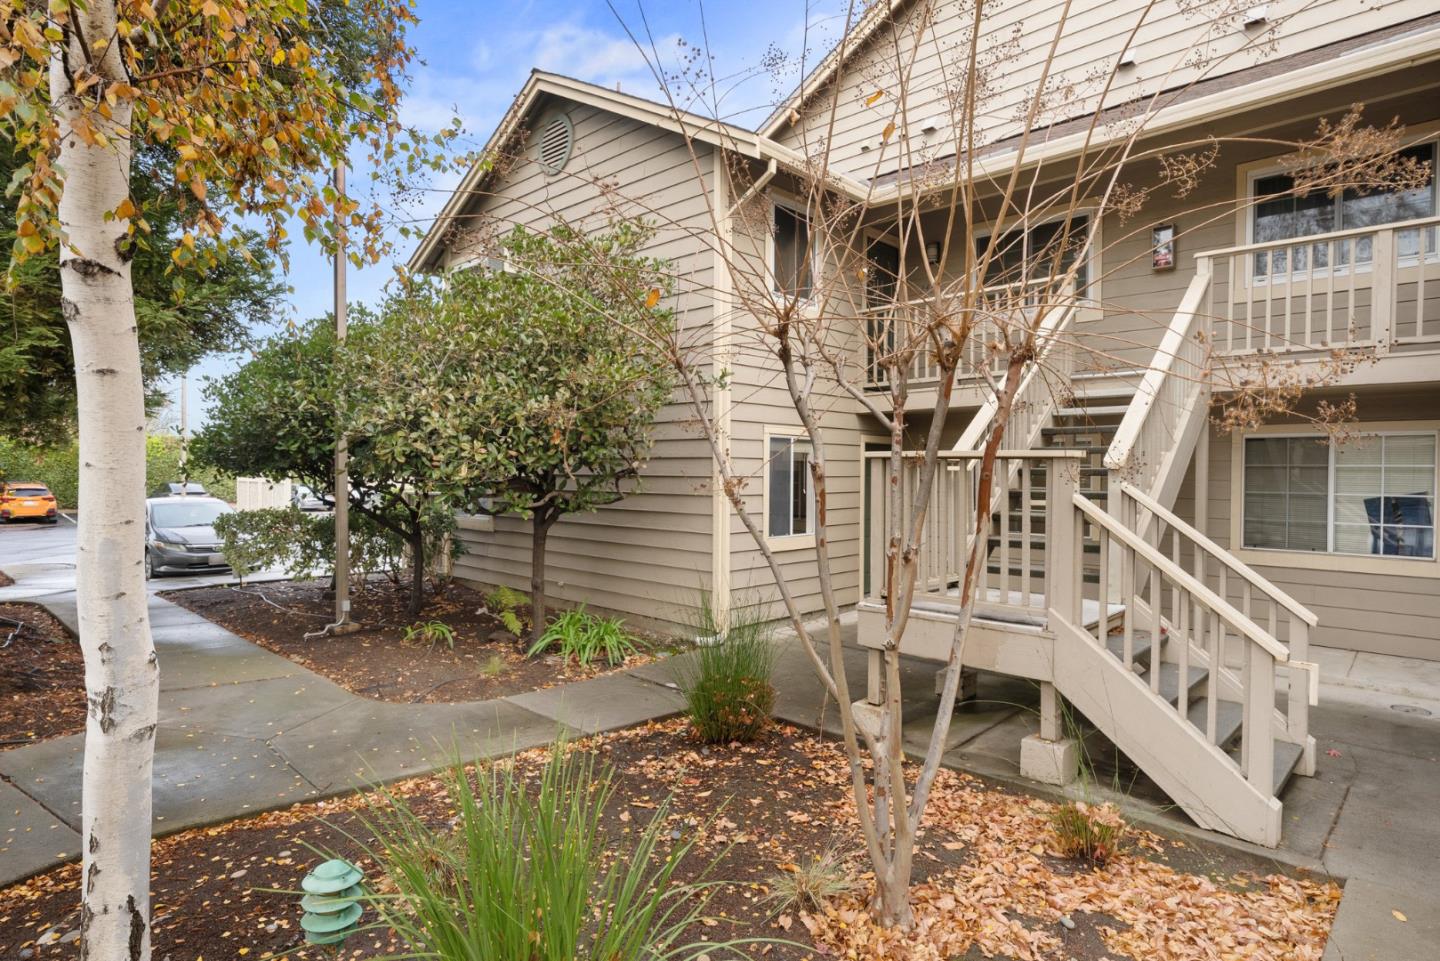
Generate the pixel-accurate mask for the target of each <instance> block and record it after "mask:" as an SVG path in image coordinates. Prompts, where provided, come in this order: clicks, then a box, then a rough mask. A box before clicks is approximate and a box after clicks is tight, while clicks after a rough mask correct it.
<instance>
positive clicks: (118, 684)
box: [50, 0, 159, 961]
mask: <svg viewBox="0 0 1440 961" xmlns="http://www.w3.org/2000/svg"><path fill="white" fill-rule="evenodd" d="M71 16H73V17H75V18H77V19H78V20H79V21H80V24H81V26H82V27H83V30H84V36H85V37H111V36H113V35H114V32H115V23H116V16H115V4H114V0H90V3H88V4H86V5H85V7H84V8H79V7H73V6H72V7H71ZM107 49H108V50H109V54H108V55H107V56H106V57H105V59H104V60H102V61H101V62H99V63H96V64H94V65H93V66H91V67H90V69H92V70H94V71H95V72H97V73H99V74H100V75H101V76H102V77H103V78H104V80H105V81H106V82H114V81H119V80H124V79H125V77H124V71H123V67H122V65H121V64H120V62H119V58H118V55H117V54H116V52H115V50H116V46H115V45H114V44H111V45H109V47H108V48H107ZM84 69H86V63H85V57H84V54H83V52H82V47H81V46H80V43H79V41H78V40H75V39H74V38H73V37H72V38H69V39H68V40H67V42H66V45H65V46H60V45H57V49H56V56H55V58H54V60H53V61H52V63H51V70H50V95H51V104H52V109H53V110H54V111H55V114H56V116H57V117H58V118H59V120H60V123H61V135H62V139H61V144H60V152H59V157H58V164H59V166H60V167H61V168H62V169H63V170H64V172H65V184H64V191H63V194H62V196H61V200H60V205H59V217H60V224H61V228H62V230H63V231H64V238H63V241H62V246H61V252H60V265H61V269H60V279H61V290H62V293H63V296H64V306H65V317H66V321H67V322H68V324H69V327H70V338H71V342H72V344H73V347H74V352H75V377H76V393H77V397H78V406H79V426H80V522H79V524H80V529H79V535H78V545H77V554H76V560H77V563H76V587H77V592H76V602H77V606H78V608H79V622H80V646H81V649H82V651H83V652H84V656H85V688H86V693H87V695H88V697H89V719H88V721H87V723H86V730H85V771H84V785H83V789H84V799H83V810H82V839H83V845H84V864H83V868H84V876H83V877H84V881H83V887H82V914H81V924H82V929H83V932H84V935H83V943H82V957H86V958H93V959H96V961H148V958H149V957H150V931H149V923H150V894H149V889H150V777H151V768H152V766H153V761H154V754H155V725H156V720H157V708H158V701H159V670H158V667H157V665H156V659H155V648H154V645H153V643H152V642H151V638H150V622H149V617H148V615H147V610H146V596H145V581H144V575H143V573H142V570H141V564H142V559H143V556H144V547H145V544H144V536H145V520H144V509H145V505H144V497H145V410H144V388H143V384H142V382H141V375H140V345H139V339H138V336H137V332H136V327H135V305H134V296H133V291H132V288H131V283H130V252H129V248H128V243H127V238H126V228H127V226H128V221H125V220H120V219H111V220H109V221H108V222H107V221H106V218H105V214H106V213H107V212H108V211H114V210H115V209H116V208H117V207H119V206H120V204H121V203H122V202H123V201H124V200H125V198H126V197H127V196H128V195H129V192H130V190H129V183H130V141H129V125H130V118H131V110H130V107H129V103H128V101H126V100H125V99H123V98H121V99H120V100H119V101H118V102H117V104H116V106H115V107H114V108H112V119H111V121H110V122H108V123H107V122H105V121H103V120H102V118H101V117H100V116H99V115H98V114H96V113H94V112H90V111H87V110H86V108H85V105H84V104H82V103H80V102H78V101H77V100H76V98H74V97H73V96H72V95H71V89H72V87H71V79H70V78H71V77H72V76H74V75H75V74H76V73H78V72H80V71H81V70H84ZM99 92H100V91H99V90H98V89H96V88H91V89H90V91H88V92H87V98H93V97H95V96H96V94H98V93H99ZM91 102H92V103H93V100H91ZM82 115H84V116H85V117H86V119H87V120H88V122H89V123H90V124H91V125H92V126H94V127H95V128H96V129H98V130H101V131H103V133H104V134H105V136H106V137H107V138H108V140H109V143H108V145H106V146H98V145H94V144H86V143H85V142H84V140H82V139H81V138H80V137H78V136H76V135H74V134H73V133H71V129H72V127H71V125H72V124H73V123H74V122H75V120H76V118H77V117H80V116H82Z"/></svg>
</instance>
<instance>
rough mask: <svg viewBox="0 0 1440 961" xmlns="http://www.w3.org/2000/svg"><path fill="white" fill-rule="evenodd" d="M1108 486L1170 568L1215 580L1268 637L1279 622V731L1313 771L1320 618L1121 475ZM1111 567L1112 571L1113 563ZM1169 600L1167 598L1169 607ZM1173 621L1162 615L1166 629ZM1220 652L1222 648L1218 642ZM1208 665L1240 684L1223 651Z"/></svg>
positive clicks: (1130, 523)
mask: <svg viewBox="0 0 1440 961" xmlns="http://www.w3.org/2000/svg"><path fill="white" fill-rule="evenodd" d="M1112 490H1114V491H1115V493H1116V502H1115V504H1113V505H1112V507H1111V513H1112V514H1117V513H1118V519H1119V521H1120V523H1121V524H1122V525H1124V526H1125V527H1127V528H1129V529H1130V530H1131V531H1136V532H1145V533H1144V535H1143V536H1144V538H1145V540H1146V541H1147V543H1149V544H1151V545H1153V546H1154V547H1155V548H1156V549H1157V550H1159V551H1160V553H1161V554H1163V555H1165V556H1167V557H1169V558H1170V561H1171V563H1172V565H1173V566H1174V567H1175V568H1179V569H1183V570H1188V572H1189V573H1190V575H1191V576H1192V577H1193V578H1194V579H1195V580H1196V581H1198V582H1199V583H1202V584H1206V585H1215V586H1214V590H1215V593H1216V594H1217V595H1218V596H1219V597H1221V598H1224V599H1225V600H1227V601H1229V602H1231V604H1232V605H1237V604H1238V610H1239V611H1240V613H1242V614H1244V615H1245V616H1246V617H1248V618H1250V619H1251V620H1252V621H1254V622H1255V623H1256V624H1259V625H1260V626H1261V627H1263V628H1264V630H1265V632H1266V634H1267V635H1269V636H1270V637H1273V638H1277V639H1278V638H1279V637H1280V629H1281V627H1282V625H1283V626H1284V628H1285V638H1284V640H1285V644H1286V648H1287V650H1288V652H1289V658H1288V663H1289V673H1288V676H1287V678H1286V682H1287V684H1286V688H1287V693H1286V710H1285V713H1284V718H1283V720H1284V723H1283V725H1282V726H1281V727H1280V730H1279V732H1278V736H1280V737H1282V738H1283V739H1284V740H1288V741H1290V742H1292V743H1294V744H1298V745H1301V746H1302V747H1304V748H1305V752H1304V754H1303V756H1302V759H1301V765H1300V767H1301V773H1302V774H1306V775H1309V774H1313V773H1314V763H1315V757H1314V746H1313V744H1311V743H1310V707H1311V706H1312V705H1313V704H1314V703H1315V702H1316V700H1317V697H1318V693H1319V680H1320V678H1319V667H1318V665H1316V664H1315V663H1313V662H1311V660H1310V632H1311V631H1312V630H1313V629H1314V628H1315V626H1316V624H1318V623H1319V619H1318V618H1317V617H1316V616H1315V614H1314V612H1312V611H1311V610H1310V609H1309V608H1307V607H1305V606H1304V605H1303V604H1301V603H1300V602H1299V601H1297V600H1295V598H1293V597H1291V596H1290V595H1289V594H1287V593H1286V592H1285V591H1284V590H1282V589H1281V588H1280V587H1278V586H1276V585H1275V584H1274V583H1272V582H1271V581H1270V580H1269V579H1268V578H1266V577H1264V576H1263V575H1261V574H1260V573H1259V572H1258V571H1256V570H1255V569H1254V568H1252V567H1250V565H1248V564H1246V563H1245V562H1244V561H1242V560H1240V559H1239V558H1238V557H1236V556H1235V555H1234V554H1233V553H1231V552H1230V551H1228V550H1226V549H1225V548H1223V547H1221V546H1220V545H1219V544H1217V543H1215V542H1214V541H1213V540H1211V539H1210V538H1209V537H1208V536H1206V535H1205V533H1204V532H1203V531H1200V530H1198V529H1197V528H1195V527H1193V526H1192V525H1190V524H1189V523H1187V522H1186V521H1184V520H1183V519H1181V518H1180V517H1179V516H1178V515H1176V514H1175V513H1174V512H1172V511H1171V510H1169V509H1168V508H1166V507H1165V506H1164V505H1163V504H1161V503H1160V502H1159V501H1157V500H1155V499H1154V498H1152V497H1150V496H1149V495H1148V494H1146V493H1145V492H1144V491H1142V490H1140V489H1139V488H1137V487H1136V486H1134V485H1133V484H1129V483H1126V482H1124V481H1121V482H1119V483H1117V484H1116V485H1115V486H1114V487H1112ZM1152 525H1153V527H1152ZM1187 565H1188V566H1187ZM1111 569H1112V571H1114V569H1115V568H1114V565H1112V568H1111ZM1120 576H1121V579H1122V584H1121V591H1120V593H1121V594H1122V595H1123V594H1124V593H1125V592H1126V591H1132V592H1133V586H1134V585H1133V578H1134V576H1135V574H1134V571H1133V570H1126V569H1125V568H1124V567H1123V565H1122V566H1121V569H1120ZM1174 606H1175V605H1174V603H1173V601H1172V604H1171V611H1172V613H1173V611H1174ZM1139 613H1140V615H1141V616H1142V617H1143V616H1147V615H1151V616H1153V613H1154V612H1153V611H1150V610H1148V609H1145V608H1143V606H1142V610H1141V611H1139ZM1173 626H1174V625H1172V624H1170V623H1169V622H1168V621H1167V623H1166V628H1167V630H1168V629H1170V628H1172V627H1173ZM1221 653H1222V655H1223V654H1224V653H1225V651H1224V650H1223V645H1222V652H1221ZM1232 653H1233V652H1232ZM1206 660H1207V661H1208V658H1206ZM1207 666H1208V667H1209V668H1210V669H1211V670H1216V671H1221V672H1223V673H1222V680H1223V681H1226V682H1228V685H1229V686H1230V687H1232V688H1242V689H1243V687H1244V684H1243V678H1241V679H1237V678H1236V677H1235V676H1234V674H1233V672H1230V671H1229V670H1228V668H1227V667H1226V664H1225V662H1224V657H1223V656H1222V659H1221V661H1220V662H1216V663H1209V664H1208V665H1207Z"/></svg>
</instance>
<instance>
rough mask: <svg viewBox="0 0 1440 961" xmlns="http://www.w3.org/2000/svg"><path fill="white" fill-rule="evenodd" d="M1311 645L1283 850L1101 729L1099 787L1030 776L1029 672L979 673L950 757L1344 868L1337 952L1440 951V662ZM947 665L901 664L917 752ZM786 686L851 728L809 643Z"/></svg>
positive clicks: (817, 716) (781, 669) (793, 703)
mask: <svg viewBox="0 0 1440 961" xmlns="http://www.w3.org/2000/svg"><path fill="white" fill-rule="evenodd" d="M854 631H855V627H854V623H853V617H852V619H851V623H849V624H847V626H846V640H847V642H849V654H848V656H847V658H846V665H847V668H846V669H847V671H848V674H849V677H850V682H851V689H852V690H854V691H857V692H859V691H862V690H863V686H864V678H865V673H864V672H865V655H864V652H863V651H862V650H860V649H859V648H858V647H856V646H855V645H854V643H853V641H854ZM1312 654H1313V655H1314V657H1315V659H1316V660H1317V661H1319V663H1320V664H1321V670H1322V673H1321V677H1322V682H1321V691H1320V705H1319V706H1318V707H1316V708H1312V709H1311V713H1310V727H1311V732H1312V733H1313V734H1314V736H1315V739H1316V741H1317V751H1318V754H1319V759H1318V762H1317V771H1316V776H1315V777H1313V778H1305V777H1299V778H1294V779H1293V780H1292V781H1291V783H1290V784H1289V785H1287V786H1286V789H1285V792H1284V794H1283V795H1282V796H1281V800H1282V802H1283V803H1284V805H1285V829H1284V835H1283V837H1282V839H1281V845H1280V847H1279V848H1278V849H1275V850H1271V849H1268V848H1262V847H1258V846H1256V845H1251V844H1247V843H1245V842H1243V841H1237V840H1236V839H1234V838H1232V837H1229V836H1227V835H1222V834H1216V833H1214V832H1210V831H1205V830H1202V829H1201V828H1198V827H1196V826H1195V825H1194V824H1193V823H1192V822H1191V821H1190V820H1189V819H1188V818H1187V817H1186V816H1185V814H1184V813H1183V812H1182V811H1180V810H1179V809H1178V808H1177V807H1176V806H1175V805H1174V804H1173V803H1171V802H1170V801H1169V799H1168V798H1166V797H1165V796H1164V795H1163V794H1162V793H1160V791H1159V790H1158V788H1156V787H1155V786H1154V785H1153V784H1151V783H1150V782H1149V781H1148V779H1146V778H1145V777H1144V775H1141V774H1138V772H1136V771H1135V770H1134V769H1133V768H1132V767H1130V766H1129V764H1128V762H1123V761H1121V762H1120V763H1116V758H1115V756H1114V748H1113V747H1110V746H1109V744H1108V742H1106V741H1105V740H1104V739H1103V738H1099V737H1094V738H1091V739H1089V740H1087V742H1086V750H1087V753H1088V757H1089V763H1090V764H1091V765H1092V768H1093V775H1092V777H1091V779H1090V780H1089V781H1088V782H1087V783H1081V784H1075V785H1071V787H1070V788H1068V789H1065V790H1061V789H1058V788H1054V787H1051V786H1049V785H1045V784H1040V783H1038V782H1035V781H1030V780H1028V779H1026V778H1023V777H1021V775H1020V741H1021V740H1022V739H1023V738H1024V737H1026V736H1027V735H1030V734H1034V733H1037V732H1038V731H1039V726H1040V725H1039V710H1038V707H1039V692H1038V689H1037V688H1036V687H1035V686H1034V685H1033V684H1031V683H1029V682H1027V681H1024V680H1020V679H1017V678H1012V677H1006V676H1003V675H997V674H984V673H982V674H981V675H980V679H979V693H978V696H977V697H976V699H975V700H974V701H972V702H970V703H967V704H963V705H961V706H959V707H958V708H957V709H956V713H955V717H954V720H953V723H952V724H951V727H950V736H949V740H948V744H947V747H948V750H947V752H946V753H945V755H944V756H943V761H944V763H945V765H946V766H948V767H953V768H955V769H957V770H963V771H967V772H969V773H972V774H976V775H979V776H982V777H985V778H987V779H989V780H991V781H994V782H998V783H1000V784H1003V785H1006V786H1010V787H1014V788H1016V789H1018V790H1021V791H1024V792H1026V793H1030V794H1035V795H1040V796H1048V797H1052V798H1059V797H1065V796H1069V797H1084V798H1086V799H1096V800H1112V801H1114V802H1116V803H1117V804H1120V805H1121V806H1122V807H1124V808H1125V809H1126V810H1127V811H1128V813H1129V815H1130V816H1131V817H1132V818H1133V819H1135V820H1137V821H1143V822H1145V823H1147V825H1150V826H1153V827H1155V828H1156V829H1158V830H1160V831H1161V832H1162V833H1167V834H1171V835H1178V836H1181V837H1186V838H1194V839H1198V840H1203V841H1205V842H1207V843H1211V844H1216V845H1220V846H1222V847H1227V848H1230V849H1233V850H1238V851H1241V852H1243V853H1245V854H1247V855H1250V856H1252V857H1255V858H1258V859H1260V860H1261V862H1262V863H1263V862H1265V861H1273V862H1275V863H1277V864H1283V865H1287V866H1291V867H1298V868H1304V869H1309V870H1314V871H1321V872H1325V873H1327V874H1330V875H1332V876H1333V877H1335V878H1337V879H1339V880H1341V881H1342V882H1343V883H1344V885H1345V896H1344V898H1343V899H1342V901H1341V906H1340V913H1339V916H1338V918H1337V920H1336V923H1335V927H1334V929H1333V930H1332V932H1331V939H1330V944H1329V946H1328V949H1327V951H1326V953H1325V961H1421V959H1431V958H1440V949H1437V947H1436V946H1437V945H1440V886H1437V883H1436V882H1437V880H1440V663H1437V662H1434V661H1424V660H1417V659H1413V658H1397V657H1386V656H1383V655H1377V654H1358V655H1357V654H1355V653H1354V652H1351V651H1339V650H1330V649H1324V648H1312ZM937 667H938V665H936V664H934V663H928V662H921V661H912V660H909V659H906V660H904V661H902V670H901V686H902V689H903V691H904V702H905V705H906V713H905V725H904V727H905V732H906V749H907V750H908V751H909V752H910V753H911V754H912V755H914V756H916V757H918V756H920V755H922V754H923V752H924V748H925V746H926V744H927V743H928V741H929V737H930V730H931V727H932V725H933V723H934V719H935V718H934V705H935V693H934V690H935V687H934V685H935V671H936V669H937ZM669 670H670V667H669V666H668V665H665V664H659V665H655V666H653V667H652V668H650V669H648V670H647V674H648V675H649V676H652V677H654V678H656V679H662V680H663V679H665V678H666V677H668V676H669V675H668V672H669ZM775 683H776V688H777V698H776V714H777V715H778V716H780V717H781V718H783V719H784V720H787V721H790V722H791V723H794V724H799V725H803V726H805V727H809V728H813V729H817V730H823V731H826V732H828V733H832V734H835V735H837V736H838V735H839V723H838V718H837V717H836V714H835V706H834V704H833V703H827V699H826V697H825V696H824V692H823V690H822V688H821V686H820V682H819V681H818V680H817V679H816V678H815V675H814V670H813V668H812V667H811V665H810V662H809V660H808V658H806V657H805V655H804V653H803V651H801V650H800V649H799V647H798V645H796V644H793V643H792V644H789V645H786V646H785V648H784V649H783V650H782V652H781V655H780V658H779V662H778V664H777V667H776V676H775ZM1394 911H1399V912H1400V913H1401V914H1402V915H1404V916H1405V919H1406V920H1404V921H1401V920H1399V919H1398V918H1397V917H1396V916H1395V915H1394V914H1393V913H1392V912H1394Z"/></svg>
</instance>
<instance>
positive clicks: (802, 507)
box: [765, 437, 815, 537]
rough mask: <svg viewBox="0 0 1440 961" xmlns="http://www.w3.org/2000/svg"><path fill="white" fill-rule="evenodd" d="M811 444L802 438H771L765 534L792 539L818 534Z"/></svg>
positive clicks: (766, 474) (766, 475) (766, 492)
mask: <svg viewBox="0 0 1440 961" xmlns="http://www.w3.org/2000/svg"><path fill="white" fill-rule="evenodd" d="M811 449H812V448H811V446H810V441H809V440H807V439H805V438H803V437H771V438H770V440H769V450H768V451H767V453H768V455H769V457H770V463H769V465H768V466H767V468H766V471H765V495H766V499H767V501H768V508H769V510H768V517H767V518H766V528H765V533H766V534H768V535H769V536H771V537H792V536H794V535H796V534H813V533H815V526H814V521H813V520H812V518H813V517H814V513H815V495H814V492H813V491H812V490H811V486H810V451H811Z"/></svg>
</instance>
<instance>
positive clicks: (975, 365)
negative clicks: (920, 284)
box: [864, 278, 1067, 389]
mask: <svg viewBox="0 0 1440 961" xmlns="http://www.w3.org/2000/svg"><path fill="white" fill-rule="evenodd" d="M1053 286H1054V285H1053V283H1052V282H1051V281H1050V279H1049V278H1045V279H1041V280H1033V281H1027V282H1025V283H1020V284H1008V285H1000V286H995V287H987V288H985V289H984V290H982V291H981V299H980V303H979V305H978V306H977V307H976V308H975V315H976V318H977V319H976V323H975V327H974V329H973V330H972V331H971V332H970V335H969V337H968V338H967V339H966V341H965V344H964V346H963V347H962V348H961V358H960V365H959V367H958V369H957V372H956V377H957V379H959V380H972V381H977V380H983V379H984V378H983V377H982V376H981V372H982V371H984V370H987V369H988V371H989V373H990V374H991V376H992V377H996V378H999V377H1002V376H1003V375H1004V373H1005V356H1004V353H1003V351H998V350H995V349H993V347H992V345H993V344H995V343H996V342H997V341H1000V342H1003V341H1004V335H1005V333H1006V328H1007V327H1009V328H1011V329H1010V331H1009V332H1010V333H1011V335H1012V336H1014V335H1015V334H1016V333H1017V331H1016V330H1014V329H1013V327H1014V321H1013V318H1014V317H1015V315H1016V314H1017V312H1018V314H1019V316H1020V317H1022V318H1023V319H1024V322H1025V323H1026V324H1033V323H1035V321H1036V317H1037V315H1038V314H1040V313H1041V312H1043V311H1045V310H1048V309H1050V308H1051V307H1054V306H1057V303H1056V302H1058V301H1063V300H1065V299H1067V298H1066V297H1064V296H1058V295H1055V294H1053V293H1050V290H1051V288H1052V287H1053ZM947 309H949V307H948V306H947V305H946V304H945V302H944V300H943V298H921V299H917V300H910V301H905V302H902V303H889V304H884V305H881V306H878V307H872V308H870V309H868V310H866V311H865V314H864V317H865V337H866V342H867V344H866V351H865V358H866V377H865V380H866V386H867V387H870V388H872V389H879V388H883V387H887V386H889V382H890V380H889V374H890V368H891V367H892V366H893V363H892V362H891V361H890V360H889V356H890V354H891V353H892V352H894V351H897V350H901V351H903V350H906V349H909V350H911V351H912V354H911V357H910V360H909V362H908V364H907V366H906V382H907V383H908V384H909V385H910V386H911V387H923V386H929V385H933V384H934V383H935V382H936V381H937V380H939V378H940V364H939V362H938V360H937V358H936V349H937V347H938V346H939V345H938V344H937V343H933V342H930V341H929V340H928V339H927V337H928V335H927V331H930V330H932V329H935V331H936V334H938V335H940V336H943V335H944V330H943V325H937V324H936V323H935V320H936V312H937V311H944V310H947ZM997 317H1006V318H1012V319H1007V320H1004V321H999V320H997V319H996V318H997Z"/></svg>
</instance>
